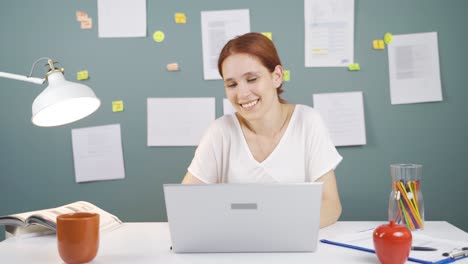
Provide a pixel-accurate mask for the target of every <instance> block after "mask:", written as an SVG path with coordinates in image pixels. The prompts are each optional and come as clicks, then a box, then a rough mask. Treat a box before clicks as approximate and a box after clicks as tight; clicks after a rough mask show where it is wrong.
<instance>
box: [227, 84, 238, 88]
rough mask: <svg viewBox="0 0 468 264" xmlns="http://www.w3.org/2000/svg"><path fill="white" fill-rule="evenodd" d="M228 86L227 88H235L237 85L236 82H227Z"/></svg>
mask: <svg viewBox="0 0 468 264" xmlns="http://www.w3.org/2000/svg"><path fill="white" fill-rule="evenodd" d="M226 87H227V88H234V87H236V84H235V83H228V84H226Z"/></svg>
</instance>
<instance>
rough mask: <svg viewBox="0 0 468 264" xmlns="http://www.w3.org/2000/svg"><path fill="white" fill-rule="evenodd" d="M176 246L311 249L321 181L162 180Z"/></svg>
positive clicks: (316, 227)
mask: <svg viewBox="0 0 468 264" xmlns="http://www.w3.org/2000/svg"><path fill="white" fill-rule="evenodd" d="M164 196H165V202H166V210H167V217H168V222H169V228H170V233H171V240H172V248H173V250H174V252H303V251H315V249H316V247H317V241H318V232H319V228H320V207H321V201H322V184H321V183H294V184H204V185H183V184H165V185H164Z"/></svg>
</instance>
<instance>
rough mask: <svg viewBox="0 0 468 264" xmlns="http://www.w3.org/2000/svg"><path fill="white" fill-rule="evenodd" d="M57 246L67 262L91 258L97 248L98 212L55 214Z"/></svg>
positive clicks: (68, 263)
mask: <svg viewBox="0 0 468 264" xmlns="http://www.w3.org/2000/svg"><path fill="white" fill-rule="evenodd" d="M57 246H58V251H59V254H60V257H61V258H62V260H63V261H65V263H67V264H75V263H86V262H90V261H91V260H93V259H94V257H96V254H97V252H98V248H99V214H95V213H87V212H78V213H70V214H62V215H59V216H57Z"/></svg>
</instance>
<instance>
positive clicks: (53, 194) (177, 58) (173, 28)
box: [0, 0, 468, 239]
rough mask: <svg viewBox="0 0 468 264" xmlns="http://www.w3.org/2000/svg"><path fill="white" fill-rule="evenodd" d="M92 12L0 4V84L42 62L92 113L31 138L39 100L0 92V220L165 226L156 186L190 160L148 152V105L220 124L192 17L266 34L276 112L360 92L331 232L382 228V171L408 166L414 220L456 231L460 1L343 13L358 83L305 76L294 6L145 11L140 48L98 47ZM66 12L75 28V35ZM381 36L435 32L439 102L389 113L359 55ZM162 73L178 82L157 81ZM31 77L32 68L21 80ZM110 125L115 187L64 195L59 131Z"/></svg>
mask: <svg viewBox="0 0 468 264" xmlns="http://www.w3.org/2000/svg"><path fill="white" fill-rule="evenodd" d="M104 2H105V1H90V0H83V1H54V0H44V1H34V0H25V1H6V2H2V3H1V4H0V24H1V25H3V26H2V27H0V34H1V50H0V71H5V72H10V73H17V74H23V75H27V74H28V73H29V70H30V67H31V64H32V63H33V62H34V61H35V60H36V59H38V58H39V57H43V56H48V57H51V58H53V59H56V60H58V61H59V62H60V63H61V65H62V67H64V68H65V76H66V78H67V79H68V80H71V81H77V73H78V72H80V71H83V70H87V71H88V73H89V78H88V79H87V80H82V81H81V82H83V83H84V84H86V85H88V86H90V87H92V88H93V90H94V91H95V93H96V94H97V96H98V97H99V98H100V99H101V101H102V106H101V108H100V109H99V110H98V111H97V112H96V113H94V114H93V115H92V116H90V117H88V118H86V119H83V120H81V121H78V122H76V123H73V124H70V125H65V126H62V127H56V128H39V127H35V126H34V125H32V124H31V122H30V116H31V108H30V107H31V104H32V101H33V100H34V98H35V97H36V96H37V95H38V94H39V92H40V91H41V87H40V86H38V85H35V84H29V83H24V82H19V81H15V80H9V79H4V78H0V87H1V89H0V120H1V123H2V125H1V129H0V146H1V147H0V156H1V157H2V158H1V159H0V175H1V176H0V201H2V202H1V203H0V215H5V214H11V213H18V212H23V211H31V210H37V209H42V208H51V207H56V206H60V205H62V204H67V203H69V202H73V201H77V200H85V201H89V202H91V203H93V204H96V205H97V206H99V207H101V208H103V209H104V210H106V211H109V212H111V213H113V214H115V215H117V216H118V217H119V218H120V219H122V220H123V221H130V222H135V221H166V214H165V207H164V199H163V192H162V184H164V183H178V182H180V181H181V180H182V178H183V176H184V174H185V172H186V168H187V167H188V165H189V163H190V161H191V159H192V156H193V153H194V151H195V147H194V146H151V147H148V141H147V133H148V132H147V131H148V123H147V103H148V98H195V97H196V98H198V97H202V98H215V115H216V117H219V116H221V115H222V114H223V98H224V89H223V83H222V81H221V80H205V79H204V71H203V52H202V49H203V47H202V28H201V12H202V11H210V10H237V9H248V10H249V16H250V30H251V31H258V32H271V34H272V38H273V41H274V43H275V44H276V46H277V48H278V52H279V54H280V57H281V59H282V62H283V64H284V68H285V69H287V70H289V73H290V80H289V81H287V82H285V84H284V87H285V94H284V97H285V99H286V100H287V101H289V102H293V103H299V104H306V105H313V94H322V93H342V92H362V97H358V98H362V99H359V100H362V104H361V105H362V106H363V109H364V112H363V113H364V120H365V131H364V132H365V138H360V139H359V142H360V143H359V144H357V145H349V146H339V147H338V151H339V152H340V153H341V155H342V156H343V157H344V160H343V162H342V163H341V164H340V165H339V167H338V168H337V169H336V175H337V180H338V187H339V191H340V195H341V199H342V203H343V214H342V217H341V220H386V218H387V207H388V197H389V194H390V188H391V179H390V164H392V163H419V164H422V165H423V176H422V190H423V194H424V199H425V206H426V210H425V212H426V219H427V220H446V221H449V222H450V223H452V224H454V225H456V226H458V227H460V228H462V229H464V230H465V231H468V221H466V219H467V218H468V212H467V211H466V210H453V208H454V207H453V205H463V204H465V202H466V201H467V198H466V188H467V187H466V186H468V185H467V184H466V183H468V181H467V177H466V172H467V171H468V162H467V158H466V157H467V156H468V141H467V140H466V139H465V137H466V135H467V134H468V121H467V119H466V116H467V115H468V106H467V104H466V99H467V98H468V89H467V88H466V84H467V83H468V74H466V61H468V53H467V52H465V50H464V49H465V46H466V43H468V34H467V33H468V32H467V30H466V25H468V2H467V1H465V0H453V1H439V0H413V1H405V0H396V1H385V0H375V1H361V0H356V1H355V6H354V9H355V10H354V43H353V44H354V60H353V61H350V63H352V62H355V63H359V67H360V70H359V71H350V70H348V68H347V67H305V57H304V45H305V44H304V40H305V37H304V29H305V28H304V27H305V26H304V1H274V3H270V2H268V4H266V2H264V1H249V0H237V1H211V0H198V1H181V0H175V1H162V0H148V1H146V16H147V19H146V27H147V29H146V36H141V34H142V32H141V30H139V31H136V32H130V33H128V34H135V36H137V37H110V38H101V37H100V36H99V32H98V25H99V18H98V17H99V10H98V5H97V3H100V4H103V3H104ZM139 3H145V2H144V1H143V2H139ZM77 11H82V12H85V13H86V15H87V20H84V22H83V21H77V19H78V18H77V16H78V14H77V13H76V12H77ZM101 11H102V10H101ZM323 12H325V11H323ZM175 13H184V14H185V15H186V21H185V22H186V23H181V24H179V23H176V22H175V20H174V19H175V18H174V16H175ZM143 14H144V12H143ZM117 21H121V22H122V23H123V24H122V25H119V26H118V27H117V30H119V29H125V27H126V25H127V23H126V21H127V22H128V23H130V21H133V20H132V18H131V14H130V13H127V14H121V16H120V17H118V19H117ZM133 22H135V21H133ZM143 22H144V21H140V23H143ZM114 23H116V22H114ZM111 25H112V23H111ZM114 25H115V24H114ZM82 27H84V28H82ZM156 31H161V32H162V33H164V39H162V34H160V33H161V32H160V33H158V34H153V33H154V32H156ZM387 32H390V33H392V34H393V35H395V36H396V35H400V34H410V33H423V32H437V36H438V51H439V62H440V83H441V85H440V87H441V91H442V100H435V101H434V102H424V103H411V104H392V103H391V98H390V77H389V60H388V53H387V47H385V49H384V50H378V49H373V41H374V40H379V39H383V38H384V34H385V33H387ZM143 33H144V32H143ZM106 34H113V32H111V31H106ZM126 34H127V33H126ZM138 35H140V36H138ZM161 40H162V41H161ZM158 41H160V42H158ZM317 52H321V51H317ZM171 63H177V65H176V66H174V65H172V66H173V67H177V66H178V67H179V70H178V71H168V70H167V68H166V66H168V64H171ZM43 72H44V69H43V68H42V67H36V69H35V71H34V74H33V75H34V76H40V75H42V74H43ZM422 92H423V93H424V91H422ZM119 101H121V102H120V107H122V103H123V107H124V108H123V111H118V110H116V108H114V110H116V111H115V112H114V111H113V106H112V102H115V103H116V105H114V107H117V108H118V107H119V106H118V103H119ZM112 124H120V131H119V132H120V136H121V143H122V146H121V149H122V153H123V160H122V163H123V165H124V170H125V176H124V177H123V178H122V177H121V176H122V175H120V176H119V177H118V178H117V179H115V180H107V179H108V178H106V177H104V178H105V179H106V180H103V181H96V182H82V183H77V182H76V181H75V166H74V156H73V144H72V130H73V129H78V128H87V127H96V126H105V125H112ZM344 145H346V144H344ZM110 164H113V163H112V162H111V163H110ZM121 165H122V164H121ZM116 166H120V165H118V164H116ZM121 168H123V167H121ZM91 171H92V169H91ZM111 178H112V177H111ZM0 239H1V237H0Z"/></svg>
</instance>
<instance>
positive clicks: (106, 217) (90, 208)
mask: <svg viewBox="0 0 468 264" xmlns="http://www.w3.org/2000/svg"><path fill="white" fill-rule="evenodd" d="M76 212H90V213H97V214H99V216H100V217H99V218H100V219H99V222H100V224H99V226H100V230H101V231H106V230H112V229H114V228H116V227H117V226H119V225H120V224H121V223H122V221H120V219H119V218H118V217H116V216H115V215H112V214H110V213H108V212H106V211H104V210H102V209H101V208H99V207H97V206H95V205H93V204H91V203H88V202H84V201H78V202H74V203H71V204H67V205H64V206H61V207H57V208H50V209H44V210H38V211H32V212H26V213H20V214H14V215H12V216H14V217H18V218H22V219H25V220H24V221H25V222H26V223H28V224H38V225H41V226H44V227H47V228H49V229H52V230H56V223H57V220H56V218H57V216H59V215H61V214H68V213H76Z"/></svg>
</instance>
